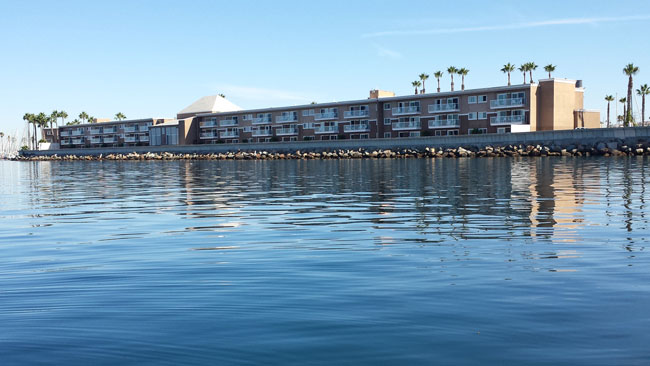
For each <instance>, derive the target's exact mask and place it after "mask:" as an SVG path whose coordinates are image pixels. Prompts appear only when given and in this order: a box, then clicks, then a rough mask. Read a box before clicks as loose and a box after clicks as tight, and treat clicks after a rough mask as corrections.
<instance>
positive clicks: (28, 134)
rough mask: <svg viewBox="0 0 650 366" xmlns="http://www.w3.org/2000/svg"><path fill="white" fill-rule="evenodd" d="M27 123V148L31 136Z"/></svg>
mask: <svg viewBox="0 0 650 366" xmlns="http://www.w3.org/2000/svg"><path fill="white" fill-rule="evenodd" d="M29 127H30V126H29V121H27V146H29V145H31V144H32V136H31V133H30V130H29Z"/></svg>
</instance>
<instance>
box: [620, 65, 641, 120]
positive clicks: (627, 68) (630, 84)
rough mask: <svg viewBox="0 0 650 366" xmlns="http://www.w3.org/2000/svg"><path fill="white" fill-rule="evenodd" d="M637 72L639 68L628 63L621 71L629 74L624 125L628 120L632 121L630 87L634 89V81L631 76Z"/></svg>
mask: <svg viewBox="0 0 650 366" xmlns="http://www.w3.org/2000/svg"><path fill="white" fill-rule="evenodd" d="M638 72H639V68H638V67H637V66H634V64H632V63H630V64H627V65H625V67H624V68H623V73H624V74H625V75H627V76H629V80H628V82H627V114H626V115H625V127H627V124H628V122H632V120H633V118H632V89H634V85H633V84H634V83H633V81H632V76H633V75H636V74H637V73H638Z"/></svg>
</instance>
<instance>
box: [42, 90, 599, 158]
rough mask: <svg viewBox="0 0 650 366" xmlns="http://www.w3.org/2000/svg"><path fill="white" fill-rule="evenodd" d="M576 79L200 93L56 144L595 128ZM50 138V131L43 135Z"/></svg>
mask: <svg viewBox="0 0 650 366" xmlns="http://www.w3.org/2000/svg"><path fill="white" fill-rule="evenodd" d="M583 102H584V88H583V87H582V81H576V80H567V79H544V80H539V81H538V82H537V83H532V84H519V85H511V86H501V87H492V88H483V89H472V90H460V91H452V92H440V93H427V94H416V95H407V96H395V95H394V94H393V93H391V92H385V91H379V90H372V91H371V92H370V96H369V98H368V99H362V100H353V101H345V102H333V103H317V104H308V105H299V106H290V107H277V108H262V109H250V110H243V109H241V108H239V107H238V106H236V105H234V104H233V103H231V102H229V101H228V100H226V99H224V98H222V97H220V96H207V97H203V98H201V99H199V100H198V101H196V102H195V103H193V104H192V105H190V106H188V107H187V108H185V109H183V110H182V111H180V112H179V113H178V114H177V116H176V119H144V120H129V121H113V122H105V123H94V124H85V125H77V126H62V127H60V130H59V135H60V139H61V147H62V148H69V147H100V146H131V145H152V146H156V145H191V144H216V143H248V142H273V141H308V140H337V139H368V138H403V137H417V136H449V135H466V134H484V133H516V132H528V131H549V130H566V129H575V128H598V127H600V113H599V112H598V111H591V110H585V109H584V106H583ZM50 135H51V136H56V134H50Z"/></svg>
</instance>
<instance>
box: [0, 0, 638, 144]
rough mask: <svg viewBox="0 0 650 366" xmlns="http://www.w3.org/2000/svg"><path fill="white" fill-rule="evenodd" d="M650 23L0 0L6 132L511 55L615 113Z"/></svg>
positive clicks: (313, 94) (264, 102)
mask: <svg viewBox="0 0 650 366" xmlns="http://www.w3.org/2000/svg"><path fill="white" fill-rule="evenodd" d="M649 25H650V2H646V1H616V2H614V1H566V0H564V1H544V2H537V1H521V0H519V1H470V0H466V1H464V2H450V1H445V2H443V1H431V0H429V1H401V2H397V1H381V0H376V1H373V2H370V3H369V2H362V1H353V0H347V1H338V0H330V1H323V2H319V1H229V2H220V1H182V2H181V1H160V0H158V1H102V2H99V1H58V2H53V1H24V2H22V1H21V2H18V1H8V0H0V37H1V38H0V39H1V42H2V43H1V44H2V49H3V52H2V57H0V100H1V101H2V105H1V107H2V108H0V131H3V132H5V133H9V134H13V133H14V132H15V131H22V128H23V126H24V124H23V122H22V115H23V114H24V113H25V112H32V113H34V112H40V111H44V112H48V113H49V112H50V111H52V110H53V109H59V110H60V109H63V110H65V111H67V112H68V114H69V115H70V116H77V115H78V114H79V113H80V112H81V111H86V112H88V113H89V114H91V115H93V116H95V117H102V118H112V117H113V116H114V115H115V113H117V112H123V113H124V114H126V115H127V117H129V118H140V117H173V116H174V115H175V113H176V112H177V111H179V110H180V109H182V108H184V107H185V106H186V105H188V104H190V103H191V102H193V101H194V100H195V99H197V98H199V97H201V96H203V95H210V94H216V93H220V92H221V93H225V94H226V96H227V97H228V99H230V100H231V101H233V102H234V103H236V104H238V105H239V106H241V107H243V108H257V107H269V106H281V105H291V104H302V103H309V102H311V101H318V102H330V101H334V100H347V99H361V98H366V97H367V94H368V90H370V89H372V88H381V89H386V90H392V91H395V92H396V93H398V94H410V93H412V92H413V91H412V88H411V85H410V83H411V81H413V80H416V78H417V75H418V74H420V73H421V72H426V73H428V74H430V75H432V74H433V73H434V72H435V71H436V70H445V69H446V68H447V67H448V66H450V65H454V66H457V67H466V68H468V69H470V73H469V75H468V76H467V78H466V86H467V88H479V87H487V86H494V85H503V84H505V82H506V77H505V75H503V74H502V73H501V72H500V71H499V69H500V68H501V67H502V65H503V64H504V63H507V62H512V63H516V64H520V63H522V62H526V61H535V62H536V63H537V64H538V65H540V66H543V65H546V64H548V63H553V64H556V65H557V72H556V73H555V76H557V77H566V78H571V79H583V80H584V85H585V87H586V101H585V106H586V108H590V109H591V108H593V109H600V110H602V111H603V115H604V111H605V108H606V104H605V102H604V101H603V97H604V95H605V94H616V93H618V96H619V97H622V96H623V95H624V94H625V92H626V85H627V79H626V77H625V75H623V73H622V71H621V69H622V68H623V66H624V65H625V64H626V63H628V62H634V63H635V64H636V65H638V66H639V67H640V69H641V71H640V73H639V74H638V75H637V77H636V79H635V88H636V87H637V86H638V85H639V84H640V83H650V50H649V49H648V45H649V43H648V34H649V33H650V32H649V30H648V29H650V27H649ZM543 76H544V72H543V70H542V69H541V67H540V69H538V71H537V72H536V74H535V79H537V78H540V77H543ZM521 78H522V77H521V75H520V74H518V73H517V74H515V75H513V81H514V82H521ZM434 84H435V80H434V79H433V77H432V78H431V79H429V83H428V89H429V91H431V90H434ZM442 84H443V90H447V89H448V88H449V78H448V77H447V76H445V78H444V79H443V81H442ZM637 100H638V103H639V106H640V99H639V98H638V97H637Z"/></svg>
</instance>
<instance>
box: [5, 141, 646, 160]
mask: <svg viewBox="0 0 650 366" xmlns="http://www.w3.org/2000/svg"><path fill="white" fill-rule="evenodd" d="M639 155H650V143H648V142H638V143H634V144H625V143H622V142H618V141H609V142H599V143H596V144H593V145H583V144H575V145H567V146H559V145H554V144H550V145H544V144H535V145H507V146H482V147H477V146H458V147H450V148H434V147H427V148H424V149H408V148H405V149H393V150H363V149H357V150H331V151H295V152H268V151H248V152H247V151H236V152H228V153H204V154H196V153H194V154H173V153H169V152H164V153H150V152H148V153H143V154H138V153H135V152H133V153H129V154H107V155H63V156H59V155H47V156H45V155H44V156H18V157H16V158H14V159H13V160H29V161H34V160H36V161H40V160H66V161H73V160H282V159H306V160H307V159H364V158H374V159H385V158H466V157H477V158H492V157H525V156H532V157H539V156H639Z"/></svg>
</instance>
